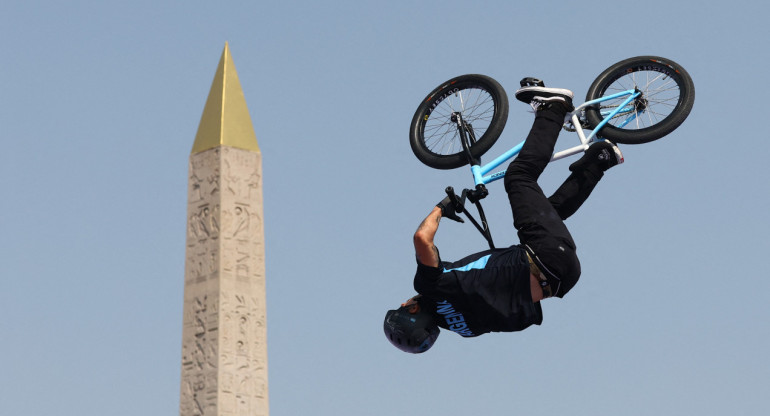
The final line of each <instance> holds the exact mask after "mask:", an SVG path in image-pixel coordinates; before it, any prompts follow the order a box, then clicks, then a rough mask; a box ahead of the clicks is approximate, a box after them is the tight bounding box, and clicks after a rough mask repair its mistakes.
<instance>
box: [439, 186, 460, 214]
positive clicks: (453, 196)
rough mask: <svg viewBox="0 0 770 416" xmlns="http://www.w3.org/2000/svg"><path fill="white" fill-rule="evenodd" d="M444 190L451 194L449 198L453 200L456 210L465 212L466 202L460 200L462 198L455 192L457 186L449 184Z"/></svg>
mask: <svg viewBox="0 0 770 416" xmlns="http://www.w3.org/2000/svg"><path fill="white" fill-rule="evenodd" d="M444 192H446V193H447V195H449V199H450V200H451V201H452V204H454V206H455V212H463V205H464V203H463V201H461V200H460V198H458V197H457V194H455V188H452V187H451V186H447V187H446V189H445V190H444Z"/></svg>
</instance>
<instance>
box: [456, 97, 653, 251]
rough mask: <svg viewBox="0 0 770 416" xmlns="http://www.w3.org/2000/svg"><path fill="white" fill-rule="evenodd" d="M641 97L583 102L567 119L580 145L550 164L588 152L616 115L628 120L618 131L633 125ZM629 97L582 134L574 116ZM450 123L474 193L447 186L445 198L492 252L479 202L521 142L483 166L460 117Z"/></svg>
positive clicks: (499, 177)
mask: <svg viewBox="0 0 770 416" xmlns="http://www.w3.org/2000/svg"><path fill="white" fill-rule="evenodd" d="M640 95H641V92H640V91H638V90H627V91H623V92H619V93H617V94H612V95H608V96H605V97H601V98H597V99H595V100H591V101H588V102H585V103H583V104H581V105H580V106H579V107H577V108H576V109H575V110H573V111H572V113H571V115H570V120H571V121H572V125H573V126H575V131H576V132H577V134H578V137H579V138H580V144H579V145H577V146H575V147H572V148H569V149H566V150H562V151H560V152H556V153H554V154H553V156H552V157H551V160H552V161H553V160H558V159H562V158H565V157H567V156H571V155H574V154H577V153H580V152H584V151H585V150H586V149H587V148H588V145H589V143H591V141H592V140H593V139H594V137H596V132H598V131H599V130H601V129H602V127H604V126H605V125H606V124H607V123H608V122H609V120H610V119H612V118H614V117H616V116H618V115H629V117H628V119H627V120H625V121H624V122H623V123H621V124H620V125H618V127H623V126H625V125H627V124H628V123H630V122H631V121H633V120H634V119H635V118H636V108H635V106H634V105H631V103H632V102H633V101H634V100H635V99H636V98H637V97H639V96H640ZM625 96H628V97H627V98H626V99H625V100H624V101H623V103H622V104H621V105H619V106H618V107H617V108H615V109H614V110H613V111H609V112H602V113H601V115H602V122H601V123H599V125H597V126H596V128H594V129H593V131H592V132H591V134H589V135H588V136H586V135H585V132H583V128H582V127H581V123H580V118H579V117H578V116H577V115H578V114H579V112H580V110H582V109H583V108H585V107H588V106H591V105H597V104H600V103H602V102H604V101H609V100H614V99H617V98H622V97H625ZM453 121H455V122H456V123H457V126H458V129H459V133H460V140H461V142H462V143H463V147H464V149H465V151H466V154H467V155H468V158H469V161H470V164H471V173H473V181H474V182H475V185H476V187H475V189H474V190H471V189H464V190H463V192H462V194H461V196H459V197H458V196H457V195H456V194H455V192H454V189H453V188H452V187H451V186H450V187H447V188H446V193H447V195H448V196H449V197H450V198H451V199H452V201H453V202H454V203H455V207H457V209H458V211H457V212H462V213H464V214H465V215H466V217H468V219H469V220H470V221H471V222H472V223H473V225H474V226H475V227H476V229H478V230H479V232H481V234H482V235H483V236H484V238H485V239H486V240H487V243H489V248H490V249H494V248H495V244H494V242H493V241H492V234H491V232H490V230H489V224H487V218H486V215H484V208H483V207H482V206H481V200H482V199H484V198H485V197H486V196H487V195H488V191H487V188H486V186H485V185H486V184H488V183H490V182H494V181H496V180H498V179H501V178H503V177H504V176H505V170H502V171H499V172H496V173H493V174H491V175H490V174H489V172H491V171H492V170H494V169H496V168H498V167H499V166H500V165H502V164H503V163H505V162H506V161H508V160H509V159H512V158H513V157H514V156H516V155H518V154H519V152H520V151H521V148H522V147H523V146H524V142H521V143H519V144H518V145H516V146H514V147H513V148H512V149H510V150H508V151H507V152H505V153H503V154H502V155H500V156H499V157H497V158H496V159H495V160H493V161H491V162H489V163H487V164H485V165H482V164H481V159H480V158H474V157H473V156H471V152H470V149H469V144H468V143H470V142H472V141H474V140H475V137H474V135H473V131H472V130H471V129H467V125H466V124H465V123H464V122H463V121H462V116H461V115H459V114H454V115H453ZM466 134H468V135H470V140H468V139H469V138H468V137H467V136H466ZM466 199H467V200H468V201H470V202H471V203H473V204H474V205H476V208H477V209H478V211H479V221H477V220H476V219H475V218H474V217H473V215H471V213H470V212H469V211H468V210H467V208H465V200H466Z"/></svg>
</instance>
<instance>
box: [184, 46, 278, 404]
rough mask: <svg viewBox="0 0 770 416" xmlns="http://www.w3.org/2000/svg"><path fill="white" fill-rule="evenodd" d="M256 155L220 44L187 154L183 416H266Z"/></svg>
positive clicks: (237, 88) (250, 129) (237, 85)
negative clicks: (188, 163)
mask: <svg viewBox="0 0 770 416" xmlns="http://www.w3.org/2000/svg"><path fill="white" fill-rule="evenodd" d="M264 253H265V250H264V232H263V217H262V156H261V153H260V151H259V146H258V145H257V137H256V135H255V134H254V127H253V125H252V123H251V117H249V111H248V109H247V108H246V99H245V98H244V95H243V91H242V89H241V84H240V81H239V80H238V74H237V73H236V71H235V65H234V64H233V59H232V57H231V56H230V50H229V48H228V45H227V43H225V49H224V51H223V52H222V58H221V59H220V61H219V66H218V68H217V71H216V74H215V76H214V82H213V83H212V85H211V90H210V92H209V96H208V99H207V100H206V106H205V107H204V110H203V115H202V116H201V121H200V125H199V126H198V133H197V134H196V136H195V143H194V144H193V148H192V152H191V154H190V166H189V184H188V192H187V245H186V261H185V274H184V280H185V281H184V313H183V330H182V377H181V394H180V405H179V413H180V415H182V416H198V415H202V416H214V415H216V416H229V415H233V416H235V415H238V416H240V415H254V416H257V415H258V416H267V415H268V413H269V408H268V390H267V325H266V323H267V320H266V305H265V254H264Z"/></svg>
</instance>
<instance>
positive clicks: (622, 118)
mask: <svg viewBox="0 0 770 416" xmlns="http://www.w3.org/2000/svg"><path fill="white" fill-rule="evenodd" d="M525 82H526V83H527V84H529V85H541V86H542V85H543V83H542V81H540V80H537V79H534V78H525V79H524V80H522V84H524V83H525ZM694 101H695V86H694V84H693V81H692V78H691V77H690V75H689V74H688V73H687V71H685V69H684V68H683V67H682V66H681V65H679V64H677V63H676V62H674V61H672V60H670V59H666V58H661V57H657V56H638V57H634V58H629V59H625V60H623V61H620V62H617V63H615V64H614V65H612V66H610V67H609V68H607V69H605V70H604V71H603V72H602V73H601V74H599V76H598V77H597V78H596V79H595V80H594V82H593V83H592V84H591V86H590V87H589V88H588V92H587V94H586V100H585V102H584V103H583V104H580V105H577V106H575V109H574V111H572V112H571V113H570V114H568V115H567V118H566V120H567V121H566V122H565V123H564V126H563V127H564V129H565V130H567V131H571V132H575V133H576V134H577V136H578V139H579V141H580V143H579V144H578V145H576V146H574V147H571V148H568V149H564V150H561V151H558V152H556V153H554V155H553V157H552V158H551V160H552V161H553V160H558V159H562V158H565V157H568V156H571V155H574V154H577V153H580V152H583V151H585V150H586V149H587V148H588V146H589V145H590V144H591V143H592V142H594V141H597V140H600V139H609V140H611V141H613V142H614V143H616V144H641V143H647V142H651V141H653V140H657V139H660V138H661V137H663V136H665V135H667V134H669V133H671V132H672V131H674V130H675V129H676V128H677V127H679V126H680V125H681V124H682V123H683V122H684V120H685V119H686V118H687V116H688V115H689V114H690V111H691V110H692V107H693V103H694ZM507 119H508V96H507V94H506V93H505V90H504V89H503V87H502V86H501V85H500V83H498V82H497V81H495V80H494V79H492V78H491V77H488V76H486V75H479V74H468V75H461V76H459V77H455V78H452V79H450V80H449V81H447V82H444V83H442V84H441V85H440V86H438V87H436V88H435V89H434V90H433V91H431V92H430V94H428V95H427V97H426V98H425V99H424V100H423V101H422V102H421V103H420V105H419V107H418V108H417V111H416V112H415V114H414V117H413V118H412V122H411V125H410V128H409V140H410V144H411V147H412V151H413V152H414V154H415V156H417V158H418V159H419V160H420V161H421V162H422V163H424V164H425V165H427V166H429V167H431V168H434V169H455V168H459V167H461V166H465V165H470V167H471V173H472V175H473V181H474V185H475V187H474V188H473V189H464V190H463V191H462V194H461V195H460V196H457V195H456V194H455V192H454V189H453V188H452V187H448V188H446V193H447V194H448V195H449V196H450V198H452V199H453V201H454V202H455V206H456V207H457V212H458V213H463V214H465V216H466V217H467V218H468V219H469V220H470V221H471V222H472V223H473V225H474V226H475V227H476V228H477V229H478V230H479V231H480V232H481V234H482V235H483V236H484V238H485V239H486V240H487V242H488V243H489V247H490V248H494V243H493V241H492V236H491V233H490V231H489V225H488V223H487V220H486V216H485V215H484V210H483V208H482V206H481V203H480V201H481V200H482V199H484V198H485V197H486V196H487V195H488V193H489V192H488V190H487V188H486V184H488V183H490V182H493V181H496V180H498V179H501V178H503V177H504V176H505V170H500V171H497V172H494V173H490V172H492V171H494V170H495V169H497V168H498V167H500V165H502V164H503V163H505V162H507V161H509V160H510V159H512V158H514V157H515V156H516V155H518V154H519V151H520V150H521V148H522V146H523V145H524V142H523V141H522V142H521V143H519V144H517V145H516V146H514V147H512V148H510V149H509V150H507V151H506V152H505V153H503V154H502V155H500V156H498V157H497V158H495V159H494V160H492V161H491V162H489V163H486V164H482V163H481V156H482V155H484V154H485V153H486V152H487V151H488V150H489V149H490V148H491V147H492V145H494V144H495V142H496V141H497V139H498V138H499V137H500V134H501V133H502V131H503V128H504V127H505V124H506V122H507ZM587 131H590V133H588V134H586V132H587ZM466 199H467V200H468V201H469V202H471V203H473V204H474V205H475V206H476V208H477V210H478V212H479V221H480V223H479V221H476V219H475V218H474V217H473V216H472V215H471V213H470V212H469V211H468V210H467V209H466V208H465V201H466Z"/></svg>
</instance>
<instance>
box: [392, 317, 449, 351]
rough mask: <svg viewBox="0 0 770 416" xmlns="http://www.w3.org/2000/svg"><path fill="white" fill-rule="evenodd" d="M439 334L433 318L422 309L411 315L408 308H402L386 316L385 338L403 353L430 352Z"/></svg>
mask: <svg viewBox="0 0 770 416" xmlns="http://www.w3.org/2000/svg"><path fill="white" fill-rule="evenodd" d="M438 334H439V329H438V325H436V324H435V323H434V321H433V316H432V315H431V314H430V313H429V312H427V311H424V310H422V308H420V310H419V311H417V312H416V313H410V312H409V307H408V306H402V307H400V308H398V309H396V310H389V311H388V313H386V314H385V336H386V337H387V338H388V341H390V343H391V344H393V346H395V347H396V348H398V349H400V350H401V351H404V352H409V353H412V354H419V353H421V352H425V351H428V350H429V349H430V347H432V346H433V343H434V342H436V338H438Z"/></svg>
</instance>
